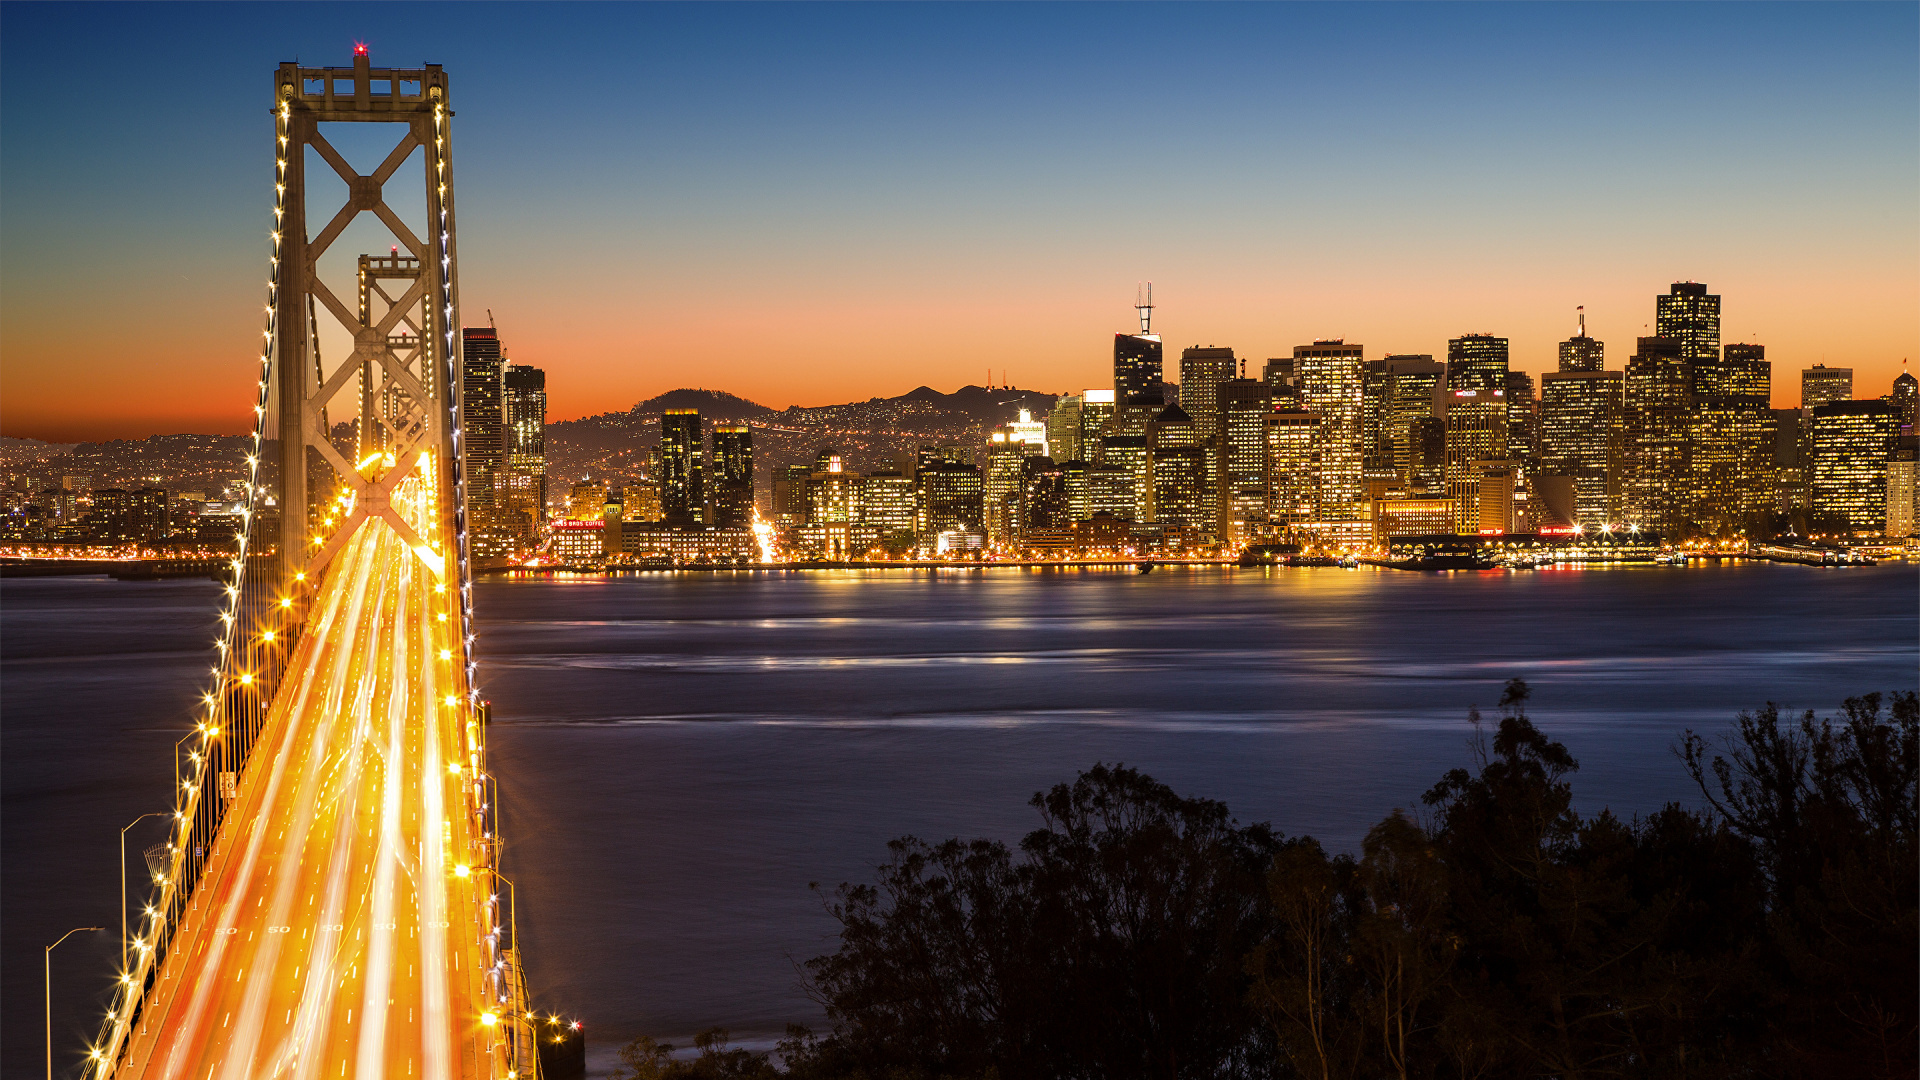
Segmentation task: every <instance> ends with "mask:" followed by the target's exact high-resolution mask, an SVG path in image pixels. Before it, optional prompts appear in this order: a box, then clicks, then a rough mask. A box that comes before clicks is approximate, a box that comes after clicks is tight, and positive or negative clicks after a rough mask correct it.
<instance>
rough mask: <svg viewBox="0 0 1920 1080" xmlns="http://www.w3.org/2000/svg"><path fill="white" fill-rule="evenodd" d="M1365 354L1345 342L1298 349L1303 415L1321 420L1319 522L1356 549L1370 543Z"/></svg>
mask: <svg viewBox="0 0 1920 1080" xmlns="http://www.w3.org/2000/svg"><path fill="white" fill-rule="evenodd" d="M1364 352H1365V350H1364V348H1363V347H1362V346H1359V345H1348V344H1347V343H1346V342H1345V341H1343V340H1333V341H1316V342H1314V343H1313V344H1311V345H1296V346H1294V349H1293V365H1294V372H1295V377H1296V378H1297V379H1298V380H1299V382H1300V401H1301V404H1302V406H1303V407H1304V411H1306V412H1310V413H1313V414H1314V415H1316V416H1318V417H1319V418H1320V432H1319V441H1318V443H1317V444H1316V445H1315V448H1314V452H1315V454H1316V456H1317V457H1318V474H1319V487H1320V490H1319V492H1318V494H1317V497H1316V499H1315V504H1316V505H1315V510H1316V512H1317V513H1316V517H1315V521H1317V522H1318V523H1319V524H1320V525H1321V526H1322V532H1323V534H1324V535H1325V536H1326V537H1327V538H1328V539H1333V540H1344V541H1351V542H1356V543H1361V542H1365V541H1367V540H1369V539H1371V533H1372V530H1371V528H1370V527H1369V526H1368V524H1367V502H1366V496H1367V489H1366V484H1365V483H1364V482H1363V480H1362V474H1361V465H1362V461H1363V458H1364V454H1365V448H1364V447H1363V446H1362V445H1361V437H1362V432H1361V417H1360V412H1361V406H1362V401H1363V397H1364V394H1365V358H1364Z"/></svg>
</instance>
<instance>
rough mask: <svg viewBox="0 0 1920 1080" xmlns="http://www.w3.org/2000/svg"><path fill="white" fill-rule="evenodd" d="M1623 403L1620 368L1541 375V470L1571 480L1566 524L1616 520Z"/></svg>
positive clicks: (1593, 525) (1594, 527)
mask: <svg viewBox="0 0 1920 1080" xmlns="http://www.w3.org/2000/svg"><path fill="white" fill-rule="evenodd" d="M1589 340H1591V339H1589ZM1622 407H1623V382H1622V375H1621V373H1620V372H1618V371H1600V370H1596V369H1576V370H1572V371H1569V370H1567V369H1566V368H1564V367H1563V368H1562V369H1561V370H1559V371H1548V372H1543V373H1542V374H1541V376H1540V448H1539V461H1540V464H1539V475H1540V476H1542V477H1549V476H1556V477H1566V478H1567V479H1568V480H1569V481H1570V482H1571V484H1572V486H1573V516H1572V518H1571V519H1570V520H1569V522H1568V523H1569V524H1573V525H1579V526H1581V527H1583V528H1585V529H1586V530H1588V531H1589V532H1595V531H1598V530H1599V529H1600V527H1601V526H1603V525H1605V524H1607V523H1608V522H1610V521H1612V520H1613V519H1614V515H1615V509H1614V493H1615V477H1616V474H1617V471H1618V469H1619V468H1620V466H1621V462H1620V461H1619V454H1620V432H1621V423H1622V415H1621V409H1622Z"/></svg>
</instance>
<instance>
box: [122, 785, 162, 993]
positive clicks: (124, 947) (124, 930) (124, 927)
mask: <svg viewBox="0 0 1920 1080" xmlns="http://www.w3.org/2000/svg"><path fill="white" fill-rule="evenodd" d="M172 816H173V815H172V814H171V813H168V812H167V811H165V810H155V811H154V812H153V813H151V814H141V815H140V816H139V817H137V818H134V819H133V820H132V821H129V822H127V828H126V829H121V830H120V971H121V973H122V974H125V973H126V970H127V829H131V828H133V827H134V826H135V825H138V824H140V823H141V822H143V821H145V820H147V819H148V818H150V817H172Z"/></svg>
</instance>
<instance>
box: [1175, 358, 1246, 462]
mask: <svg viewBox="0 0 1920 1080" xmlns="http://www.w3.org/2000/svg"><path fill="white" fill-rule="evenodd" d="M1239 373H1240V365H1239V361H1237V360H1235V359H1234V358H1233V350H1232V349H1217V348H1214V347H1213V346H1211V345H1209V346H1207V347H1206V348H1201V347H1200V346H1198V345H1195V346H1193V347H1192V348H1189V349H1186V350H1184V351H1182V352H1181V354H1180V400H1181V401H1182V402H1183V404H1182V405H1181V409H1182V410H1184V411H1185V412H1186V414H1187V415H1188V416H1191V417H1193V430H1194V433H1195V434H1196V435H1197V436H1198V437H1199V438H1200V439H1201V440H1202V441H1203V442H1204V441H1205V440H1207V439H1211V438H1213V437H1214V436H1215V435H1218V434H1219V433H1220V388H1221V387H1222V386H1224V385H1226V384H1227V382H1228V380H1230V379H1233V378H1235V377H1237V376H1238V375H1239Z"/></svg>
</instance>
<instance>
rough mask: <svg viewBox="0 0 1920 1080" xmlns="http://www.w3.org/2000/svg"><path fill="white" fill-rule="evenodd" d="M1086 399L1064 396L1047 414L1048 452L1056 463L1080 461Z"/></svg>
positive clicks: (1078, 396)
mask: <svg viewBox="0 0 1920 1080" xmlns="http://www.w3.org/2000/svg"><path fill="white" fill-rule="evenodd" d="M1085 408H1086V404H1085V399H1084V398H1082V397H1081V395H1079V394H1062V395H1060V396H1059V397H1058V398H1055V399H1054V402H1053V411H1052V412H1050V413H1048V414H1047V451H1048V456H1049V457H1052V458H1053V459H1054V460H1056V461H1078V460H1080V414H1081V413H1082V412H1083V411H1085Z"/></svg>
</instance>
